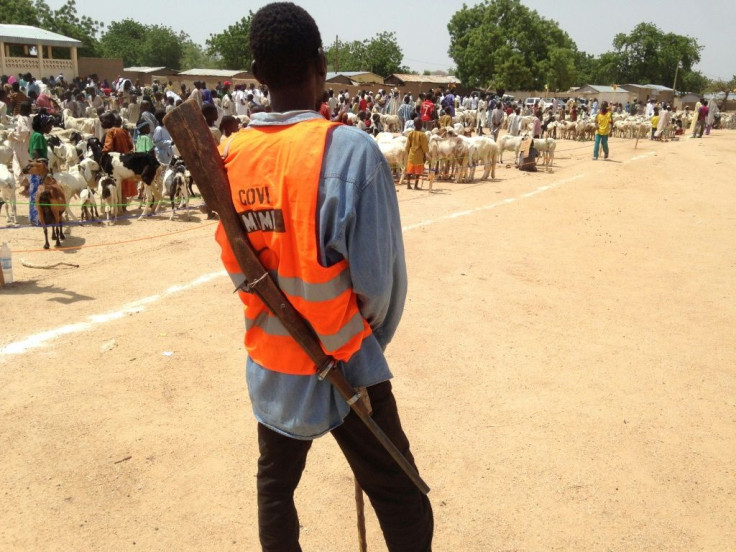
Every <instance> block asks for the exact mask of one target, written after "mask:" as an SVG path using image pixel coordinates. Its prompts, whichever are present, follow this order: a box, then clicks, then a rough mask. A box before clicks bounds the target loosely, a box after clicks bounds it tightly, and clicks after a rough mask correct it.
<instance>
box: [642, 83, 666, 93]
mask: <svg viewBox="0 0 736 552" xmlns="http://www.w3.org/2000/svg"><path fill="white" fill-rule="evenodd" d="M644 88H649V89H651V90H659V91H660V92H672V89H671V88H667V87H666V86H662V85H661V84H645V85H644Z"/></svg>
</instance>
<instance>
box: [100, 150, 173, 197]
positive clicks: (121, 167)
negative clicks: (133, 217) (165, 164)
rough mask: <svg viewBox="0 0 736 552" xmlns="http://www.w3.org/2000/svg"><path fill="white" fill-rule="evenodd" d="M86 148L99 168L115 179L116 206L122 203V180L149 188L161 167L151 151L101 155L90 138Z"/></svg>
mask: <svg viewBox="0 0 736 552" xmlns="http://www.w3.org/2000/svg"><path fill="white" fill-rule="evenodd" d="M87 147H88V149H89V150H90V151H91V152H92V157H93V159H94V160H95V161H96V162H97V164H98V165H99V166H100V168H101V169H102V170H103V171H105V172H106V173H107V174H108V175H110V176H112V177H113V178H114V179H115V186H116V190H115V192H116V194H117V199H116V201H117V203H118V204H122V203H123V196H122V194H123V190H122V183H123V180H128V179H136V180H142V181H143V182H144V183H145V184H146V185H148V186H150V185H151V182H153V179H154V178H155V177H156V173H157V172H158V168H159V167H160V165H161V164H160V163H159V162H158V159H156V153H155V151H154V150H153V149H152V150H150V151H147V152H134V153H123V154H120V153H116V152H112V153H102V146H101V145H100V141H99V140H97V139H96V138H90V139H89V140H88V141H87Z"/></svg>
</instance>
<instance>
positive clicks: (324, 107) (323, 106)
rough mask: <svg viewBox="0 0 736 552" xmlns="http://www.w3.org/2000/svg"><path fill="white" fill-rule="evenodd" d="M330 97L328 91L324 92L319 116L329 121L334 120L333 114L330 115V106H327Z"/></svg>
mask: <svg viewBox="0 0 736 552" xmlns="http://www.w3.org/2000/svg"><path fill="white" fill-rule="evenodd" d="M329 98H330V95H329V93H328V92H327V91H325V92H322V104H321V105H320V106H319V114H320V115H322V116H323V117H324V118H325V119H327V120H328V121H330V120H332V114H331V113H330V106H329V105H327V100H328V99H329Z"/></svg>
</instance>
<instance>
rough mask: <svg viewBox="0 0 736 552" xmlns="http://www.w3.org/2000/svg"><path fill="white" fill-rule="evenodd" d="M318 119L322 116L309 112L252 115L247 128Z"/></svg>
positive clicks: (291, 123)
mask: <svg viewBox="0 0 736 552" xmlns="http://www.w3.org/2000/svg"><path fill="white" fill-rule="evenodd" d="M319 117H322V115H320V114H319V113H317V112H316V111H311V110H298V111H285V112H283V113H274V112H271V113H264V112H260V113H253V115H252V116H251V119H250V123H249V126H280V125H293V124H294V123H301V122H302V121H308V120H310V119H317V118H319Z"/></svg>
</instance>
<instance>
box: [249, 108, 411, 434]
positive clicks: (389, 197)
mask: <svg viewBox="0 0 736 552" xmlns="http://www.w3.org/2000/svg"><path fill="white" fill-rule="evenodd" d="M318 117H320V115H319V114H318V113H316V112H314V111H291V112H287V113H257V114H254V115H253V118H252V119H251V122H250V126H262V125H273V126H278V125H291V124H295V123H299V122H300V121H305V120H308V119H312V118H318ZM244 132H248V131H247V130H245V131H244ZM317 226H318V228H319V239H318V245H319V261H320V263H321V264H322V265H324V266H331V265H333V264H335V263H337V262H338V261H340V260H342V259H346V260H347V262H348V265H349V269H350V277H351V279H352V286H353V290H354V291H355V293H356V295H357V297H358V304H359V307H360V311H361V314H362V315H363V317H364V318H365V319H366V320H367V321H368V323H369V324H370V326H371V329H372V330H373V333H372V335H371V336H369V337H367V338H366V339H365V340H364V341H363V344H362V346H361V348H360V350H359V351H358V352H356V353H355V354H354V355H353V356H352V357H351V358H350V360H349V361H347V362H346V363H343V364H342V365H341V369H342V370H343V373H344V374H345V376H346V378H347V380H348V381H349V382H350V384H352V385H353V386H354V387H359V386H370V385H375V384H377V383H380V382H382V381H386V380H388V379H390V378H391V377H392V375H391V371H390V370H389V367H388V363H387V362H386V358H385V357H384V354H383V351H384V349H385V348H386V346H387V345H388V343H389V342H390V341H391V338H392V337H393V335H394V332H395V331H396V328H397V326H398V324H399V320H400V319H401V314H402V312H403V310H404V301H405V299H406V289H407V277H406V263H405V260H404V244H403V239H402V233H401V220H400V218H399V206H398V201H397V199H396V188H395V186H394V181H393V178H392V176H391V170H390V169H389V167H388V164H387V163H386V160H385V158H384V157H383V155H382V154H381V152H380V150H379V149H378V147H377V146H376V143H375V141H374V140H373V139H372V138H371V137H370V136H368V135H367V134H366V133H365V132H362V131H360V130H358V129H356V128H354V127H349V126H338V127H336V128H334V129H333V130H332V131H331V132H330V133H329V134H328V137H327V141H326V144H325V153H324V159H323V161H322V171H321V173H320V179H319V188H318V197H317ZM241 281H242V280H241ZM246 381H247V383H248V393H249V395H250V400H251V403H252V405H253V413H254V414H255V416H256V419H257V420H258V421H259V422H260V423H262V424H264V425H265V426H267V427H269V428H271V429H273V430H274V431H277V432H279V433H282V434H284V435H287V436H290V437H295V438H298V439H312V438H314V437H318V436H320V435H322V434H324V433H326V432H328V431H330V430H331V429H334V428H335V427H337V426H338V425H340V424H341V423H342V420H343V419H344V418H345V416H346V415H347V414H348V412H349V410H350V407H349V406H348V405H347V404H346V403H345V401H344V400H343V399H342V397H340V395H339V394H338V393H337V391H335V389H334V388H333V387H332V386H331V385H330V383H328V382H327V381H319V380H318V379H317V377H316V376H298V375H291V374H283V373H280V372H274V371H272V370H267V369H265V368H263V367H262V366H260V365H259V364H257V363H256V362H254V361H253V360H251V359H250V358H248V360H247V362H246Z"/></svg>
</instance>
